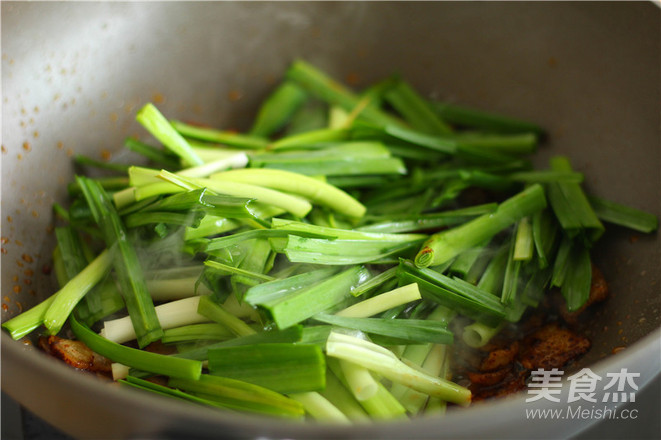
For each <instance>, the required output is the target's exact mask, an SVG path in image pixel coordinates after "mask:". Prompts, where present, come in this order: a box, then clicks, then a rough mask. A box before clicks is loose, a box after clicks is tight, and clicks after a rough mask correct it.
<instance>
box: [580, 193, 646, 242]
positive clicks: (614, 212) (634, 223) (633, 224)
mask: <svg viewBox="0 0 661 440" xmlns="http://www.w3.org/2000/svg"><path fill="white" fill-rule="evenodd" d="M588 201H589V202H590V205H591V206H592V209H594V211H595V213H596V214H597V217H599V218H600V219H601V220H603V221H605V222H608V223H613V224H616V225H619V226H624V227H625V228H629V229H633V230H635V231H639V232H644V233H647V234H649V233H650V232H654V231H656V229H657V228H658V227H659V219H658V217H657V216H655V215H654V214H651V213H649V212H645V211H641V210H639V209H635V208H631V207H629V206H624V205H621V204H619V203H615V202H611V201H610V200H606V199H602V198H600V197H594V196H588Z"/></svg>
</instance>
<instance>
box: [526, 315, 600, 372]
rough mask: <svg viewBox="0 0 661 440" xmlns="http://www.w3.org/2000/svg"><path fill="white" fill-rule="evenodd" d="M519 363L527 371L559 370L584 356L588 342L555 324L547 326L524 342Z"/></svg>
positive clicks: (588, 345) (588, 346)
mask: <svg viewBox="0 0 661 440" xmlns="http://www.w3.org/2000/svg"><path fill="white" fill-rule="evenodd" d="M524 346H525V348H524V349H523V350H522V351H521V355H520V356H519V361H520V362H521V365H523V366H524V367H525V368H526V369H528V370H536V369H538V368H543V369H545V370H548V369H552V368H561V367H562V366H563V365H565V364H566V363H567V362H569V361H571V360H573V359H575V358H577V357H579V356H580V355H582V354H584V353H585V352H586V351H588V349H589V348H590V341H589V340H588V339H587V338H585V337H583V336H579V335H577V334H575V333H573V332H572V331H570V330H568V329H566V328H561V327H559V326H558V325H557V324H549V325H547V326H545V327H543V328H541V329H540V330H538V331H536V332H535V333H533V334H532V335H531V336H530V337H528V338H526V341H524Z"/></svg>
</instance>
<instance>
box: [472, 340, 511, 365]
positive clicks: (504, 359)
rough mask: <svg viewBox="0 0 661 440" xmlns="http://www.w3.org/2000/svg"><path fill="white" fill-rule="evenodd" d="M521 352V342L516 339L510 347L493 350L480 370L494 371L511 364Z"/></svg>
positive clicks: (484, 360) (483, 361)
mask: <svg viewBox="0 0 661 440" xmlns="http://www.w3.org/2000/svg"><path fill="white" fill-rule="evenodd" d="M517 354H519V342H518V341H514V342H513V343H512V345H510V347H509V348H496V349H494V350H491V351H490V352H489V354H488V355H487V357H485V358H484V359H483V360H482V363H481V364H480V371H482V372H486V371H494V370H499V369H502V368H504V367H506V366H508V365H510V364H511V363H512V362H514V360H515V359H516V355H517Z"/></svg>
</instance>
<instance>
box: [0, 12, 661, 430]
mask: <svg viewBox="0 0 661 440" xmlns="http://www.w3.org/2000/svg"><path fill="white" fill-rule="evenodd" d="M659 25H660V9H659V8H658V7H657V6H656V5H655V4H654V3H652V2H649V3H640V2H633V3H629V2H623V3H611V2H606V3H593V2H587V3H583V2H568V3H565V2H557V3H556V2H549V3H544V2H542V3H537V2H530V3H521V2H514V3H499V2H475V3H473V2H461V3H459V2H447V3H445V2H424V3H417V2H412V3H408V2H402V3H399V2H384V3H381V2H338V3H326V2H292V3H289V2H266V3H261V2H236V3H235V2H220V3H213V2H204V3H178V2H167V3H160V2H155V3H151V2H148V3H105V2H101V3H69V2H48V3H23V2H2V88H3V89H2V115H3V119H2V135H3V138H2V155H1V157H2V206H1V208H2V308H3V311H2V319H3V320H5V319H7V318H9V317H11V316H13V315H15V314H17V313H18V312H19V311H20V310H21V309H25V308H26V307H29V306H31V305H33V304H35V303H36V302H38V301H39V300H40V299H43V298H44V297H45V296H47V295H49V294H50V293H52V291H53V283H52V281H51V276H50V275H48V274H47V272H48V267H47V266H48V264H49V257H50V252H51V250H52V245H53V237H52V233H51V228H50V225H51V224H52V220H53V219H52V215H51V211H50V207H51V204H52V202H53V201H56V200H57V201H63V200H64V199H65V195H66V193H65V183H66V182H68V181H69V179H70V178H71V176H72V172H73V169H72V165H71V157H70V156H71V155H72V154H75V153H84V154H87V155H90V156H92V157H100V156H101V154H106V155H107V154H108V153H110V154H113V153H115V154H124V153H120V149H121V145H122V142H123V139H124V138H125V137H126V136H127V135H131V134H136V133H141V130H140V129H139V128H138V126H137V125H136V123H135V122H134V113H135V110H137V108H139V106H140V105H142V104H143V103H145V102H147V101H156V102H157V103H158V105H159V107H160V108H161V109H162V110H163V112H164V113H165V114H167V115H168V116H169V117H173V118H183V119H196V120H198V121H200V122H204V123H208V124H210V125H214V126H217V127H223V128H238V129H243V128H246V127H247V124H248V121H249V120H250V118H251V115H252V114H253V112H254V110H255V109H256V106H257V105H258V103H259V102H260V100H261V99H262V98H263V97H264V96H265V94H266V93H267V91H268V90H269V88H270V87H271V86H272V85H273V84H274V83H275V82H276V81H277V80H278V78H279V77H280V75H281V74H282V72H283V71H284V68H285V67H286V66H287V64H288V63H289V62H290V61H291V60H292V59H294V58H295V57H301V58H305V59H307V60H309V61H310V62H312V63H314V64H317V65H319V66H320V67H321V68H323V69H324V70H326V71H328V72H329V73H331V74H332V75H334V76H336V77H338V78H340V79H343V78H345V77H347V76H348V75H351V76H352V77H354V78H357V79H358V83H359V85H361V84H362V85H365V84H368V83H369V82H370V81H374V80H377V79H379V78H382V77H384V76H385V75H387V74H390V73H392V72H399V73H401V74H402V75H404V76H405V77H406V78H408V79H409V80H410V81H411V82H412V83H413V84H414V85H415V86H416V87H418V88H419V89H420V90H422V91H424V92H426V93H428V94H430V95H432V96H436V97H439V98H442V99H446V100H451V101H454V102H457V103H461V104H465V105H470V106H474V107H477V108H482V109H487V110H492V111H496V112H502V113H505V114H509V115H512V116H516V117H520V118H524V119H530V120H533V121H536V122H538V123H540V124H541V125H542V126H544V127H546V128H547V129H548V131H549V133H550V138H549V141H548V142H547V144H546V145H545V146H544V147H543V148H542V150H541V152H540V155H539V160H540V161H541V163H544V162H545V160H546V158H548V156H550V155H551V154H556V153H564V154H567V155H569V156H570V157H571V159H572V162H573V164H574V165H575V167H576V168H577V169H578V170H580V171H582V172H584V173H585V175H586V176H587V182H588V183H587V185H588V187H589V189H590V190H591V191H592V192H594V193H596V194H597V195H601V196H604V197H608V198H610V199H613V200H615V201H619V202H623V203H627V204H630V205H632V206H634V207H638V208H641V209H645V210H648V211H651V212H654V213H655V214H657V215H659V214H661V181H660V170H661V158H660V155H661V147H660V145H661V142H660V135H659V126H660V124H659V115H660V114H661V112H660V103H661V95H660V93H659V90H660V82H659V78H660V71H659V66H660V65H661V63H660V54H661V50H660V48H659V38H658V37H659V35H658V30H659ZM608 234H609V239H608V240H605V241H604V242H603V243H601V244H599V246H598V248H597V249H596V250H595V253H594V255H595V260H596V262H597V264H598V265H599V266H600V267H601V268H602V270H603V271H604V273H605V274H606V278H607V280H608V281H609V283H610V286H611V290H612V292H613V295H612V297H611V298H610V299H609V300H608V302H607V303H606V304H604V305H603V306H600V307H599V309H598V310H597V312H596V314H595V315H594V316H593V318H592V319H590V320H589V322H585V323H584V326H585V331H586V333H587V334H588V335H589V337H590V338H591V339H592V342H593V348H592V350H591V351H590V353H589V354H588V355H587V356H585V357H584V358H583V359H582V360H581V362H580V363H579V364H577V365H575V366H574V368H578V367H581V366H590V367H591V368H592V370H593V371H595V372H597V373H598V374H600V375H602V376H604V377H605V375H606V373H608V372H617V371H620V369H621V368H623V367H626V368H629V369H630V370H635V371H636V372H639V373H640V374H641V376H640V378H639V379H638V380H637V385H638V386H643V385H644V384H645V383H647V382H648V381H649V380H650V379H651V378H652V377H653V376H655V375H656V374H657V373H658V372H659V370H660V366H659V359H660V357H661V356H660V347H661V336H660V331H659V323H660V317H661V313H660V310H659V309H660V291H661V280H660V278H661V259H660V246H659V240H658V233H657V234H656V235H653V236H641V235H640V234H632V233H631V232H628V231H625V230H622V229H619V228H615V227H611V228H609V232H608ZM619 347H627V348H626V349H625V350H623V351H620V352H619V353H618V354H617V355H612V354H611V353H612V351H613V350H614V349H616V348H619ZM2 389H3V391H5V392H7V393H8V394H9V395H11V396H12V397H14V398H15V399H17V400H18V401H19V402H21V403H22V404H23V405H25V406H26V407H27V408H29V409H30V410H32V411H34V412H36V413H37V414H39V415H40V416H42V417H43V418H45V419H46V420H47V421H49V422H50V423H53V424H55V425H56V426H58V427H59V428H61V429H63V430H65V431H67V432H69V433H71V434H73V435H75V436H78V437H90V438H101V437H107V438H118V437H140V438H148V437H168V438H169V437H171V436H181V437H183V438H193V437H194V436H195V435H198V436H200V437H208V436H215V437H219V436H225V437H228V438H230V437H236V438H249V437H263V438H280V437H282V438H304V437H316V438H321V437H332V438H338V437H340V438H368V437H369V438H376V437H383V438H411V437H415V438H439V437H446V436H447V437H513V438H514V437H519V438H530V437H549V436H553V437H555V436H562V437H564V436H568V435H570V434H572V433H575V432H578V431H579V430H581V429H583V428H584V427H585V426H587V425H588V424H590V423H593V422H595V420H594V419H588V420H572V421H565V422H557V421H552V420H536V421H534V422H531V421H526V420H525V417H524V411H525V409H526V408H531V407H533V406H534V405H537V406H540V407H554V405H553V404H551V403H550V402H541V403H539V402H538V403H537V404H533V403H526V402H525V397H526V396H525V394H523V395H521V396H517V397H513V398H511V399H506V400H503V401H498V402H494V403H490V404H484V405H480V406H476V407H475V408H472V409H470V410H468V411H455V412H453V413H450V414H448V416H447V417H445V418H444V419H442V420H441V419H436V418H427V419H422V420H419V421H415V422H413V423H402V422H398V423H383V424H375V425H370V426H360V427H355V428H340V427H319V426H317V425H312V424H309V425H308V424H306V425H290V424H286V423H284V422H278V421H273V420H265V419H258V418H252V417H249V416H241V415H238V416H237V415H230V414H227V413H223V412H218V411H213V410H210V409H205V408H197V407H194V406H190V405H185V404H180V403H178V402H173V401H169V400H167V399H160V398H157V397H154V396H151V395H144V394H142V393H138V392H133V391H132V390H126V389H119V388H118V387H114V386H108V384H105V383H100V382H99V381H96V380H94V379H93V378H90V377H86V376H83V375H81V374H79V373H76V372H75V371H72V370H70V369H68V368H67V367H65V366H63V365H61V364H60V363H58V362H57V361H55V360H53V359H50V358H48V357H47V356H45V355H43V354H41V353H39V352H38V351H37V350H34V348H33V346H31V345H25V344H22V343H18V342H14V341H11V340H10V339H9V338H8V337H7V335H6V334H4V333H3V334H2ZM555 406H557V405H555ZM564 406H567V405H566V404H565V405H564Z"/></svg>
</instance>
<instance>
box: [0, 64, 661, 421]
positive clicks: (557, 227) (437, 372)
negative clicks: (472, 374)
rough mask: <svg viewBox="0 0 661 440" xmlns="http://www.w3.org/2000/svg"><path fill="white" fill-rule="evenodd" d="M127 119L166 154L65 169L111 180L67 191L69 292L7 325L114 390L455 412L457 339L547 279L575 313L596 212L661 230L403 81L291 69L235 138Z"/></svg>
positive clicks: (511, 125) (269, 404)
mask: <svg viewBox="0 0 661 440" xmlns="http://www.w3.org/2000/svg"><path fill="white" fill-rule="evenodd" d="M137 120H138V121H139V122H140V123H141V124H142V125H143V126H144V127H145V128H146V130H147V131H148V132H149V133H150V134H151V135H152V136H153V137H154V138H155V139H156V140H158V141H159V142H160V144H162V146H163V147H165V148H161V147H155V146H152V145H148V144H145V143H143V142H140V141H138V140H136V139H127V141H126V147H127V148H128V149H130V150H132V151H134V152H136V153H139V154H141V155H142V156H144V157H145V158H146V159H148V162H149V164H150V167H143V166H126V165H121V164H116V163H112V164H111V163H107V162H98V161H95V160H93V159H91V158H88V157H83V156H77V157H76V162H77V164H78V165H81V166H84V167H92V168H99V167H100V168H106V169H108V170H111V171H113V172H114V173H115V174H114V175H111V176H106V177H97V178H90V177H83V176H82V175H81V176H76V178H75V181H74V182H72V183H71V184H70V185H69V187H68V189H69V194H70V196H71V200H70V204H69V206H68V207H67V208H65V207H63V206H61V205H59V204H58V205H55V212H56V214H57V215H58V217H59V218H60V219H61V220H62V222H61V224H62V226H59V227H57V228H56V230H55V234H56V238H57V247H56V249H55V251H54V253H53V262H54V268H55V273H56V276H57V280H58V282H59V284H60V290H58V291H57V292H56V293H55V294H53V295H52V296H50V297H49V298H48V299H46V300H45V301H43V302H42V303H40V304H39V305H37V306H36V307H34V308H32V309H30V310H28V311H26V312H24V313H23V314H21V315H18V316H16V317H14V318H13V319H10V320H9V321H7V322H5V323H4V324H3V327H4V328H5V330H6V331H8V332H9V333H10V334H11V336H12V337H13V338H15V339H18V338H22V337H24V336H25V335H27V334H28V333H30V332H32V331H34V330H36V329H38V328H41V327H42V326H43V327H44V328H45V332H47V333H48V334H57V333H59V332H60V331H61V330H62V329H63V326H64V325H65V324H66V323H68V327H67V328H70V330H71V332H73V334H74V335H75V337H76V338H77V339H79V340H81V341H82V342H84V343H85V344H86V345H87V346H89V347H90V348H91V349H92V350H94V351H95V352H97V353H99V354H101V355H103V356H106V357H107V358H109V359H110V360H112V362H114V364H113V374H114V376H115V378H116V379H117V380H119V381H120V382H121V383H122V384H125V385H127V386H132V387H137V388H140V389H144V390H149V391H153V392H156V393H160V394H165V395H168V396H172V397H173V398H178V399H184V400H188V401H191V402H195V403H198V404H206V405H212V406H217V407H221V408H225V409H230V410H239V411H246V412H250V413H258V414H264V415H270V416H280V417H288V418H304V417H309V418H313V419H317V420H324V421H335V422H340V423H349V422H351V421H359V420H368V419H393V418H399V417H407V416H413V415H416V414H420V413H422V412H426V413H440V412H443V411H444V410H445V408H446V404H447V403H454V404H459V405H467V404H469V403H470V400H471V393H470V391H469V390H468V389H466V388H464V387H461V386H459V385H457V384H455V383H453V382H451V381H450V373H449V371H450V367H449V365H450V356H449V349H448V347H449V345H450V344H452V343H453V342H454V340H455V339H456V337H463V339H464V340H465V342H466V343H467V344H469V345H471V346H480V345H484V344H485V343H486V342H487V341H488V340H489V339H490V338H492V337H493V336H494V335H495V334H497V333H498V332H499V331H500V329H501V328H503V326H504V325H506V324H507V323H516V322H518V321H519V320H521V318H522V316H523V315H524V313H525V311H526V310H527V309H529V308H536V307H538V305H539V304H540V302H541V301H542V300H543V298H544V296H545V295H546V294H547V292H549V291H550V290H551V289H554V288H559V289H560V291H561V292H562V295H563V296H564V298H565V300H566V304H567V307H568V309H569V310H570V311H573V310H577V309H579V308H581V306H582V305H583V304H585V302H586V301H587V299H588V296H589V291H590V282H591V276H592V269H591V262H590V249H591V247H592V245H593V244H594V242H595V241H596V240H597V239H599V238H600V237H601V236H602V234H603V232H604V226H603V224H602V221H605V222H611V223H615V224H618V225H621V226H626V227H629V228H633V229H635V230H638V231H642V232H651V231H653V230H655V229H656V227H657V218H656V217H655V216H653V215H650V214H647V213H644V212H640V211H637V210H634V209H631V208H627V207H624V206H621V205H618V204H616V203H612V202H609V201H606V200H603V199H600V198H597V197H592V196H589V195H586V193H585V192H584V190H583V188H582V186H581V183H582V180H583V175H582V174H581V173H579V172H577V171H575V170H574V169H572V167H571V164H570V162H569V160H568V158H566V157H554V158H552V159H551V161H550V163H549V167H548V169H542V170H536V169H533V168H532V165H531V162H530V155H531V154H533V153H534V152H535V150H536V149H537V147H538V144H539V142H540V138H542V137H543V134H544V133H543V131H542V130H541V128H540V127H538V126H537V125H535V124H531V123H528V122H523V121H519V120H514V119H511V118H506V117H502V116H498V115H493V114H489V113H484V112H481V111H476V110H472V109H467V108H463V107H459V106H455V105H451V104H448V103H439V102H432V101H430V100H428V99H426V98H425V97H423V96H422V95H421V94H420V93H418V92H417V91H416V90H415V89H414V88H413V87H412V86H411V85H410V84H409V83H407V82H406V81H405V80H404V79H403V78H401V77H399V76H392V77H389V78H387V79H386V80H384V81H382V82H379V83H376V84H374V85H372V86H371V87H368V88H366V89H365V90H362V91H361V92H360V93H356V92H354V91H352V90H350V89H349V88H347V87H345V86H344V85H342V84H340V83H338V82H336V81H334V80H333V79H331V78H329V77H328V76H327V75H326V74H324V73H323V72H321V71H319V70H317V69H316V68H315V67H313V66H311V65H309V64H307V63H306V62H304V61H300V60H299V61H295V62H294V63H293V64H292V65H291V66H290V67H289V69H288V70H287V72H286V75H285V78H284V80H283V81H282V82H281V83H280V85H278V87H277V88H275V90H273V91H272V93H271V94H270V95H269V96H268V97H267V99H266V100H265V101H264V102H263V104H262V106H261V107H260V109H259V112H258V114H257V115H256V118H255V120H254V123H253V125H252V127H251V129H250V130H249V131H248V132H246V133H237V132H233V131H229V130H217V129H213V128H207V127H200V126H197V125H191V124H187V123H184V122H181V121H173V120H167V119H166V118H165V117H164V116H163V115H162V114H161V113H160V112H159V110H158V109H156V107H154V106H153V105H152V104H147V105H146V106H145V107H143V108H142V109H141V110H140V111H139V112H138V114H137ZM144 162H145V161H143V163H144ZM457 316H461V317H462V319H463V320H464V321H465V322H464V324H465V325H462V326H460V327H459V330H457V326H453V327H450V326H449V324H450V323H451V322H452V321H453V320H454V319H455V317H457ZM455 322H457V321H455ZM453 330H454V331H453ZM458 331H459V332H461V333H460V334H456V333H457V332H458ZM154 342H160V343H162V344H164V345H166V346H169V347H171V348H172V351H173V354H169V355H165V354H157V353H154V352H152V351H147V350H142V349H143V348H145V347H147V346H149V345H150V344H152V343H154ZM136 347H137V348H136ZM155 376H160V377H163V376H164V377H165V378H167V386H165V385H162V383H163V382H162V381H161V383H159V382H157V381H153V380H149V379H150V378H152V377H155Z"/></svg>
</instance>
